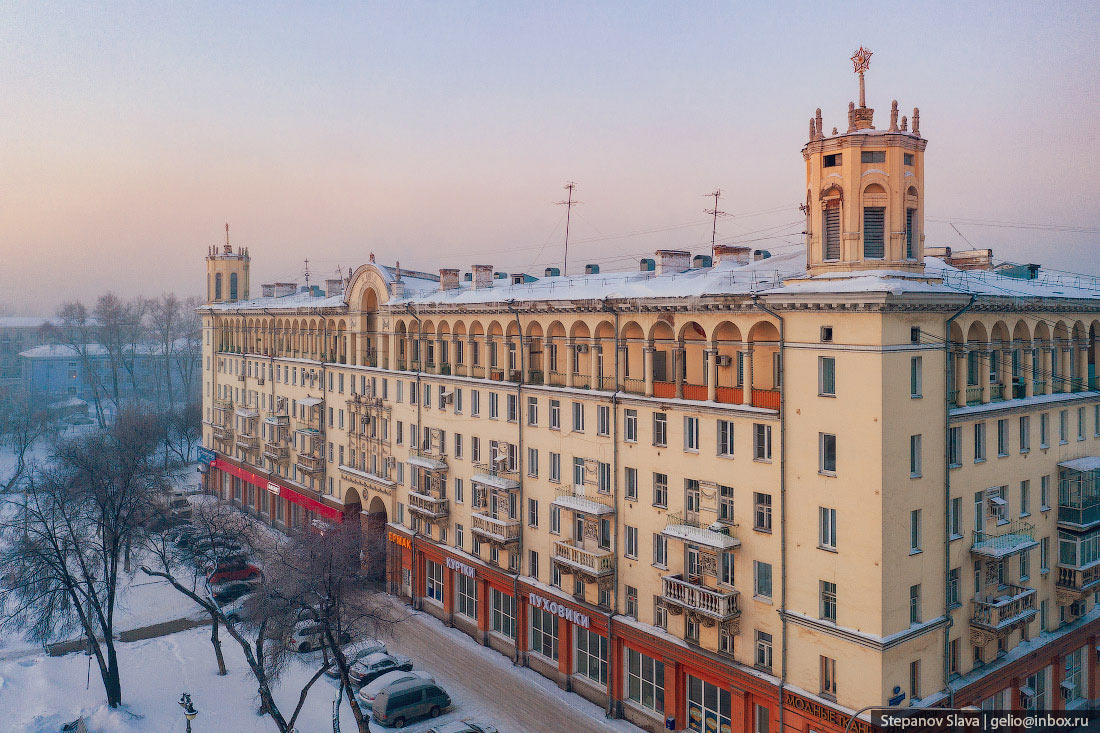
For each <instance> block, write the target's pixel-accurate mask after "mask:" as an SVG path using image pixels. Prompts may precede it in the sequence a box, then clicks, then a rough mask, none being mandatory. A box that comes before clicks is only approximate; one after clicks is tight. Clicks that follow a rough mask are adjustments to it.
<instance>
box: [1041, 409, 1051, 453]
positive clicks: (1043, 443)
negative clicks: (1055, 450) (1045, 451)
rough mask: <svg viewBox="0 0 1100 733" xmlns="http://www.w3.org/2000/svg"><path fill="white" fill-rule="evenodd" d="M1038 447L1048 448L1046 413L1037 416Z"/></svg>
mask: <svg viewBox="0 0 1100 733" xmlns="http://www.w3.org/2000/svg"><path fill="white" fill-rule="evenodd" d="M1039 447H1040V448H1049V447H1050V414H1049V413H1046V412H1044V413H1043V414H1042V415H1040V416H1039Z"/></svg>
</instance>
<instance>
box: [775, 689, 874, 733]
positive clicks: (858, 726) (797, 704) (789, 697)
mask: <svg viewBox="0 0 1100 733" xmlns="http://www.w3.org/2000/svg"><path fill="white" fill-rule="evenodd" d="M783 704H784V705H786V706H787V707H789V708H793V709H795V710H797V711H799V712H800V713H805V714H806V715H810V716H812V717H814V718H817V719H818V720H820V721H822V722H825V723H829V724H831V725H835V726H837V727H838V728H843V727H845V726H846V725H848V721H849V720H851V716H850V715H848V714H847V713H842V712H840V711H839V710H834V709H833V708H831V707H829V706H827V705H822V704H821V703H819V702H814V701H813V700H807V699H806V698H804V697H799V696H798V695H795V694H794V693H792V692H790V691H784V692H783ZM852 730H853V731H856V732H857V733H875V728H874V727H873V726H872V725H871V724H870V723H868V722H867V721H865V720H860V719H859V718H856V719H855V722H853V723H852Z"/></svg>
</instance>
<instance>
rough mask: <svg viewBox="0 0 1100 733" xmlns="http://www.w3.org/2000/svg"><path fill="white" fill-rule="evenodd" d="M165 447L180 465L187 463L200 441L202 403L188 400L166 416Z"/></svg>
mask: <svg viewBox="0 0 1100 733" xmlns="http://www.w3.org/2000/svg"><path fill="white" fill-rule="evenodd" d="M166 429H167V433H166V435H167V447H168V450H169V451H171V453H172V454H173V455H174V456H175V457H176V458H177V459H178V460H179V461H180V462H182V463H189V462H190V461H191V456H192V455H193V454H194V452H195V446H197V445H198V444H199V441H201V440H202V402H200V401H199V400H194V399H192V400H188V401H187V403H186V404H183V405H180V406H178V407H176V408H175V409H173V410H172V411H171V413H169V415H168V416H167V425H166Z"/></svg>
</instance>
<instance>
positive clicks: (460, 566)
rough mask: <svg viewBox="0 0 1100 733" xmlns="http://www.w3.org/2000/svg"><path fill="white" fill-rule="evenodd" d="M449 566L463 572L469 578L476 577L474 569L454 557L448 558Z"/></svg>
mask: <svg viewBox="0 0 1100 733" xmlns="http://www.w3.org/2000/svg"><path fill="white" fill-rule="evenodd" d="M446 563H447V567H448V568H449V569H451V570H454V571H456V572H459V573H462V574H463V575H465V576H466V577H467V578H472V577H474V569H473V568H472V567H470V566H469V565H467V564H466V563H464V562H459V561H458V560H455V559H454V558H451V557H448V558H447V559H446Z"/></svg>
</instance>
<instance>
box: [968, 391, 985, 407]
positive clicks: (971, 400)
mask: <svg viewBox="0 0 1100 733" xmlns="http://www.w3.org/2000/svg"><path fill="white" fill-rule="evenodd" d="M966 404H968V405H980V404H982V388H981V387H967V388H966Z"/></svg>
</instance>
